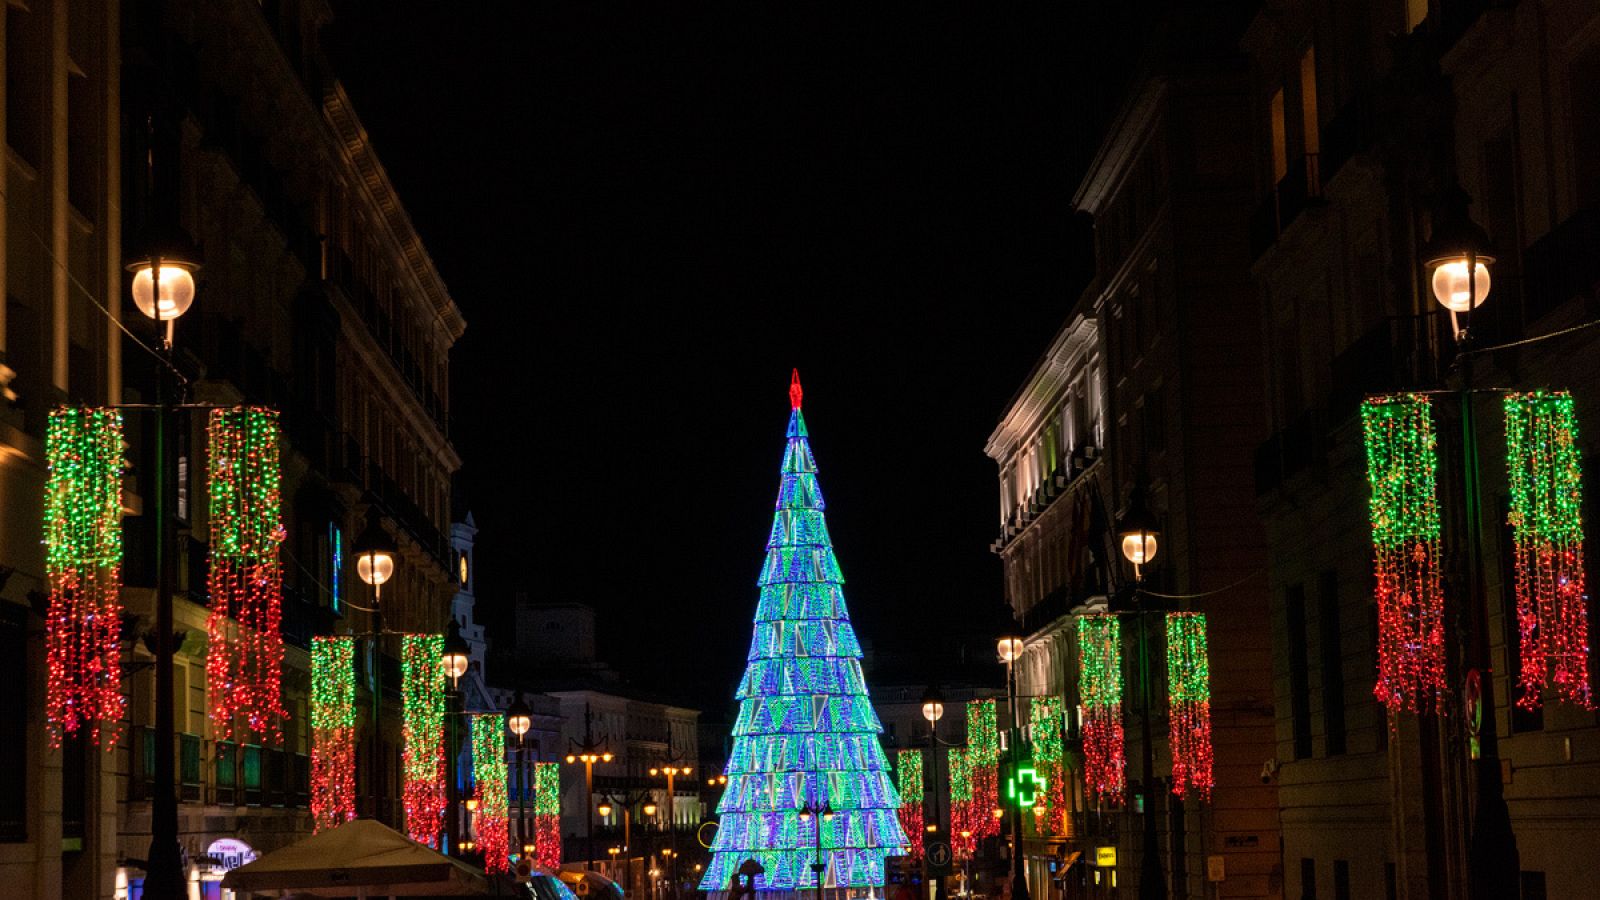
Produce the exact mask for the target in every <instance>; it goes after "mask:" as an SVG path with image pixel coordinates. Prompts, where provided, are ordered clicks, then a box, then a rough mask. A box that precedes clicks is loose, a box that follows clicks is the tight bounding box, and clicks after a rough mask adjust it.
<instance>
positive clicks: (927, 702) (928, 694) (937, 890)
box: [900, 684, 945, 900]
mask: <svg viewBox="0 0 1600 900" xmlns="http://www.w3.org/2000/svg"><path fill="white" fill-rule="evenodd" d="M922 717H923V718H924V719H927V720H928V765H929V767H930V768H931V769H932V770H933V778H932V779H931V781H932V782H933V821H931V822H929V823H927V825H926V828H925V830H926V832H927V834H933V835H939V834H943V833H944V828H943V824H944V822H943V815H942V812H941V811H940V809H939V720H940V719H942V718H944V695H943V694H941V693H940V692H939V688H938V687H937V686H935V685H931V684H930V685H928V689H927V690H926V691H923V693H922ZM900 799H901V801H902V802H904V800H905V798H904V797H902V798H900ZM927 834H919V835H917V836H915V837H912V836H911V835H907V837H908V838H910V839H911V840H916V841H925V840H926V839H927ZM922 863H923V867H924V869H925V870H927V869H928V860H927V854H926V853H924V854H923V860H922ZM926 877H927V878H929V879H932V880H933V892H934V893H933V896H934V900H944V897H945V885H944V876H942V875H940V876H935V875H934V874H933V873H932V871H931V870H928V871H927V872H926Z"/></svg>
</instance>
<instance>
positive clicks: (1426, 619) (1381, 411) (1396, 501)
mask: <svg viewBox="0 0 1600 900" xmlns="http://www.w3.org/2000/svg"><path fill="white" fill-rule="evenodd" d="M1361 424H1362V429H1363V433H1364V436H1365V440H1366V450H1367V479H1368V481H1369V482H1370V484H1371V486H1372V498H1371V516H1372V545H1373V556H1374V570H1375V575H1376V600H1377V606H1378V677H1377V683H1376V684H1375V685H1374V687H1373V694H1374V695H1375V696H1376V697H1377V698H1378V700H1379V701H1380V702H1382V703H1383V704H1384V705H1385V706H1387V707H1388V709H1389V713H1390V715H1391V716H1392V715H1395V714H1397V713H1399V712H1401V711H1402V710H1405V711H1423V710H1429V709H1434V708H1436V707H1437V705H1438V704H1439V702H1440V700H1441V699H1442V698H1443V696H1444V694H1445V644H1444V589H1443V587H1442V584H1441V580H1440V574H1439V500H1438V492H1437V487H1436V483H1435V482H1436V478H1437V473H1438V469H1439V460H1438V455H1437V439H1436V438H1435V436H1434V430H1433V414H1432V408H1431V406H1430V404H1429V402H1428V398H1427V397H1425V396H1423V395H1421V394H1395V395H1391V396H1385V397H1373V398H1369V399H1368V400H1367V401H1366V402H1365V403H1363V404H1361Z"/></svg>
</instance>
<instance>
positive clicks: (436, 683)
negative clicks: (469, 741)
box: [400, 634, 504, 847]
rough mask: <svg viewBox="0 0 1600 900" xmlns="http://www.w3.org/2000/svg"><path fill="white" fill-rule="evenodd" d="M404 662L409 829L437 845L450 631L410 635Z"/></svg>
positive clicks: (406, 638) (403, 649)
mask: <svg viewBox="0 0 1600 900" xmlns="http://www.w3.org/2000/svg"><path fill="white" fill-rule="evenodd" d="M400 665H401V678H400V701H401V704H402V706H403V712H404V723H403V728H404V738H405V751H404V754H405V755H404V761H403V762H404V765H403V768H404V770H405V788H404V802H405V808H406V832H407V833H408V834H410V835H411V839H412V840H414V841H416V842H417V843H420V844H427V845H428V846H430V847H432V846H435V845H436V844H437V843H438V840H439V830H440V827H441V826H442V825H443V823H444V804H445V793H444V787H445V785H444V762H445V760H444V635H439V634H408V635H405V636H404V637H403V640H402V643H401V654H400ZM502 756H503V755H502ZM501 762H502V764H504V759H503V758H502V760H501ZM503 789H504V780H503V779H502V790H503Z"/></svg>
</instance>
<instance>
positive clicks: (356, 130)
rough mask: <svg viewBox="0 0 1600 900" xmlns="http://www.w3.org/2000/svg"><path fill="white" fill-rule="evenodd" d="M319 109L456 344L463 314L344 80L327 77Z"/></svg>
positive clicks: (422, 292)
mask: <svg viewBox="0 0 1600 900" xmlns="http://www.w3.org/2000/svg"><path fill="white" fill-rule="evenodd" d="M322 109H323V113H324V115H326V117H327V120H328V124H329V126H331V127H332V128H333V134H334V138H335V139H336V140H337V141H338V142H339V144H340V146H341V148H342V149H343V151H344V155H345V157H346V159H347V160H348V161H349V163H350V165H351V167H352V169H353V171H354V172H355V174H356V175H357V177H358V178H359V179H360V182H361V186H362V187H363V188H364V189H365V191H366V194H367V199H368V201H369V206H370V208H371V209H372V210H374V211H376V212H377V213H378V214H379V217H380V218H381V219H382V220H383V222H384V224H385V226H387V230H388V235H387V237H389V239H390V240H391V241H393V245H394V246H393V249H394V250H395V252H396V253H397V254H398V256H399V258H400V259H401V260H403V261H404V262H405V263H406V267H407V269H408V271H409V272H410V273H411V277H412V278H413V279H414V281H415V286H416V288H417V290H418V292H419V293H420V295H421V296H422V297H425V298H427V301H428V303H429V305H430V306H431V307H432V309H433V312H434V315H435V316H437V317H438V319H439V323H440V325H441V326H442V327H443V328H444V330H445V333H446V334H448V335H449V337H450V342H451V343H454V342H455V341H457V340H459V339H460V338H461V335H462V333H463V332H465V331H466V328H467V322H466V319H464V318H462V316H461V310H460V308H458V307H457V306H456V303H455V301H454V300H452V299H451V298H450V291H449V289H448V288H446V287H445V283H444V278H443V277H442V276H441V275H440V274H439V270H438V268H437V267H436V266H434V264H433V257H431V256H429V255H428V251H427V248H425V247H424V246H423V245H422V238H421V236H420V235H418V234H417V229H416V226H415V225H413V224H412V222H411V216H410V215H408V214H407V213H406V210H405V207H404V206H402V205H401V203H400V195H399V193H398V192H396V191H395V188H394V183H393V182H391V181H390V180H389V173H388V172H387V171H385V169H384V168H383V163H381V162H379V161H378V154H377V152H376V151H375V150H374V149H373V147H372V139H371V138H370V137H369V136H368V135H367V129H366V127H365V126H363V125H362V124H361V119H360V118H359V117H358V116H357V115H356V111H355V107H354V105H352V103H351V102H350V95H349V94H347V93H346V92H345V89H344V85H343V84H342V83H340V82H339V81H338V80H333V81H331V82H330V84H329V87H328V89H327V91H326V93H325V94H324V95H323V100H322Z"/></svg>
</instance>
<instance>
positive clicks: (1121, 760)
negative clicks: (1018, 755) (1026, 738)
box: [1078, 615, 1127, 804]
mask: <svg viewBox="0 0 1600 900" xmlns="http://www.w3.org/2000/svg"><path fill="white" fill-rule="evenodd" d="M1078 660H1079V673H1078V692H1079V695H1080V696H1081V698H1082V701H1083V757H1084V786H1085V788H1086V789H1087V790H1088V792H1089V795H1090V796H1091V797H1093V798H1095V799H1096V800H1097V801H1099V802H1104V803H1112V804H1115V803H1121V802H1122V792H1123V787H1124V777H1125V773H1126V771H1127V757H1126V756H1125V755H1124V751H1123V734H1122V625H1121V623H1120V622H1118V621H1117V617H1116V616H1110V615H1096V616H1083V617H1082V618H1080V619H1078Z"/></svg>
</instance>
